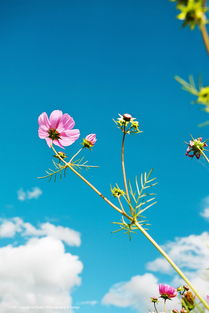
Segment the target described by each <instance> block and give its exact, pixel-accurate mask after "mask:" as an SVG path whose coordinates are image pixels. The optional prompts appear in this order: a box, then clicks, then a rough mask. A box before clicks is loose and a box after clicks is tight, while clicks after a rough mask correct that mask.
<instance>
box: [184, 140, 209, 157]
mask: <svg viewBox="0 0 209 313" xmlns="http://www.w3.org/2000/svg"><path fill="white" fill-rule="evenodd" d="M187 145H188V147H187V150H186V156H188V157H190V158H193V157H194V156H195V157H196V158H197V159H199V158H200V157H201V154H202V151H204V150H205V147H207V146H208V145H207V144H206V141H202V137H199V138H197V139H193V140H190V141H189V143H187Z"/></svg>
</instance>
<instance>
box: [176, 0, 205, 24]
mask: <svg viewBox="0 0 209 313" xmlns="http://www.w3.org/2000/svg"><path fill="white" fill-rule="evenodd" d="M177 9H179V10H180V11H181V13H180V14H178V15H177V18H178V19H179V20H182V21H184V23H183V26H186V25H189V26H190V28H191V29H194V28H195V26H196V25H202V24H206V23H207V19H206V16H205V12H206V11H207V10H208V9H207V8H205V7H203V4H202V0H198V1H197V0H189V1H188V3H187V5H182V4H178V5H177Z"/></svg>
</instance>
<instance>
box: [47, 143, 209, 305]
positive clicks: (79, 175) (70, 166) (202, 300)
mask: <svg viewBox="0 0 209 313" xmlns="http://www.w3.org/2000/svg"><path fill="white" fill-rule="evenodd" d="M51 148H52V150H53V151H54V152H55V154H56V155H57V157H58V158H59V159H60V160H61V161H62V162H63V163H64V164H65V165H66V166H68V167H69V168H70V169H71V171H72V172H74V173H75V174H76V175H77V176H78V177H80V178H81V179H82V180H83V181H84V182H85V183H86V184H87V185H88V186H89V187H90V188H92V189H93V190H94V191H95V192H96V193H97V194H98V195H99V196H100V197H101V198H102V199H103V200H104V201H105V202H107V203H108V204H109V205H110V206H111V207H112V208H113V209H115V210H116V211H118V212H119V213H121V214H122V215H124V216H125V217H126V218H127V219H129V220H130V221H131V222H132V223H133V224H134V225H135V226H136V227H137V228H138V229H139V230H140V231H141V232H142V234H143V235H144V236H145V237H146V238H147V239H148V240H149V241H150V242H151V243H152V244H153V245H154V247H155V248H156V249H157V250H158V251H159V252H160V253H161V254H162V256H163V257H164V258H165V259H166V260H167V261H168V263H169V264H170V265H171V266H172V267H173V268H174V270H175V271H176V272H177V273H178V274H179V276H181V278H182V279H183V280H184V281H185V282H186V284H187V285H188V286H189V287H190V288H191V289H192V290H193V292H194V294H195V295H196V296H197V297H198V299H199V300H200V301H201V302H202V304H203V305H204V306H205V308H206V309H207V310H209V304H208V303H207V302H206V301H205V300H204V299H203V298H202V297H201V296H200V295H199V293H198V292H197V290H196V289H195V288H194V287H193V286H192V284H191V282H190V281H189V280H188V278H187V277H186V276H185V275H184V273H183V272H182V271H181V270H180V268H179V267H178V266H177V265H176V264H175V263H174V262H173V260H172V259H171V258H170V257H169V256H168V254H167V253H166V252H165V251H164V250H163V249H162V248H161V247H160V246H159V245H158V244H157V242H156V241H155V240H154V239H153V238H152V237H151V236H150V235H149V234H148V233H147V231H146V230H145V229H144V228H143V227H142V226H141V225H140V224H139V223H138V222H137V221H136V220H134V218H133V217H131V216H129V215H128V214H127V213H126V212H125V211H122V210H121V209H120V208H118V207H117V206H116V205H114V204H113V203H112V202H111V201H110V200H109V199H107V198H106V197H105V196H104V195H103V194H102V193H101V192H100V191H99V190H98V189H97V188H96V187H94V186H93V185H92V184H91V183H90V182H89V181H88V180H87V179H86V178H84V177H83V176H82V175H81V174H80V173H78V172H77V171H76V170H75V169H74V168H73V167H72V165H70V164H69V163H68V162H66V161H65V160H64V159H62V158H61V157H60V155H59V154H58V153H57V151H56V150H55V148H54V147H53V146H52V147H51Z"/></svg>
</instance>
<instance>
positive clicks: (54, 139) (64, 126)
mask: <svg viewBox="0 0 209 313" xmlns="http://www.w3.org/2000/svg"><path fill="white" fill-rule="evenodd" d="M38 124H39V129H38V135H39V137H40V138H41V139H45V140H46V142H47V144H48V146H49V147H51V145H52V144H55V145H57V146H59V147H61V148H63V149H64V146H70V145H72V144H73V143H74V142H75V141H76V140H77V139H78V138H79V136H80V131H79V129H72V128H73V127H74V125H75V122H74V120H73V118H72V117H71V116H70V115H69V114H67V113H65V114H63V113H62V111H60V110H54V111H53V112H52V113H51V115H50V117H49V118H48V116H47V114H46V112H44V113H42V114H41V115H40V116H39V118H38Z"/></svg>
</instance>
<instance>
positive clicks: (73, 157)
mask: <svg viewBox="0 0 209 313" xmlns="http://www.w3.org/2000/svg"><path fill="white" fill-rule="evenodd" d="M83 148H84V147H82V148H80V149H79V150H78V151H77V152H76V154H74V155H73V156H72V158H71V159H70V161H69V163H72V161H73V160H74V159H75V157H76V156H77V155H78V154H79V153H80V152H81V151H82V150H83Z"/></svg>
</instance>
